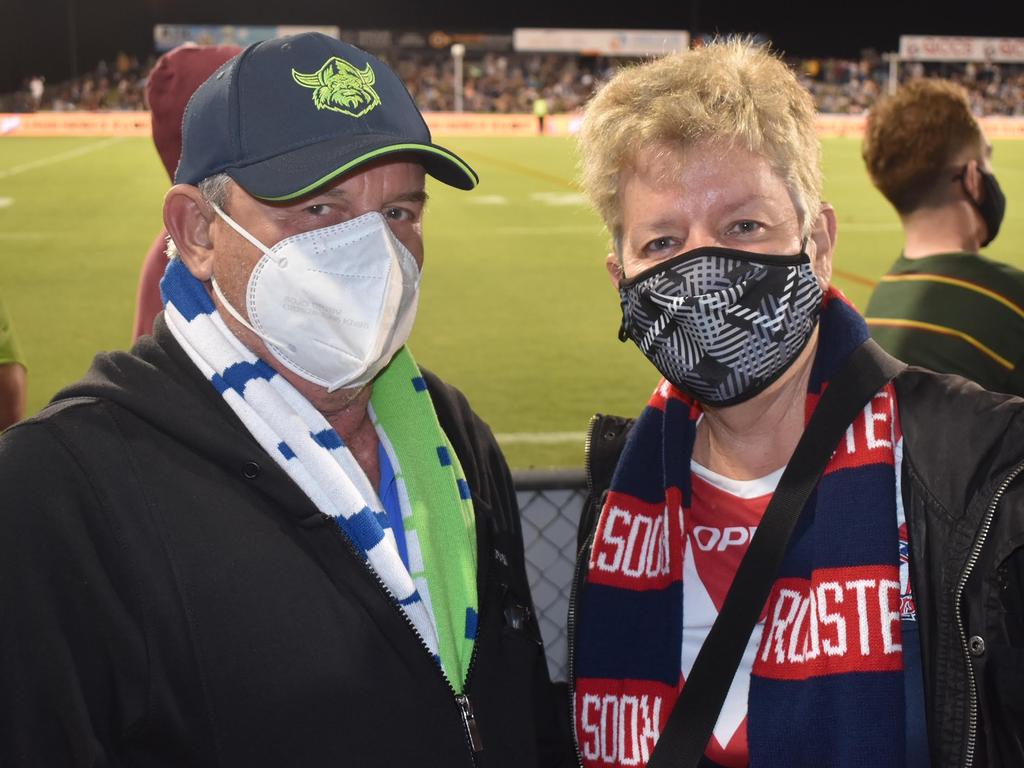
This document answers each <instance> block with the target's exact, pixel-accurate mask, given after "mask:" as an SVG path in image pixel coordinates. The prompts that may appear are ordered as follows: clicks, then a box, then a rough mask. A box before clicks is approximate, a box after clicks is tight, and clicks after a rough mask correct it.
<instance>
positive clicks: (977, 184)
mask: <svg viewBox="0 0 1024 768" xmlns="http://www.w3.org/2000/svg"><path fill="white" fill-rule="evenodd" d="M964 189H966V190H967V194H969V195H970V196H971V199H972V200H973V201H974V203H975V205H980V204H981V202H982V200H981V198H982V197H984V196H985V193H984V192H983V191H982V183H981V172H980V170H979V168H978V161H977V160H968V161H967V165H966V166H965V167H964Z"/></svg>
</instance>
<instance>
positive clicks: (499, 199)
mask: <svg viewBox="0 0 1024 768" xmlns="http://www.w3.org/2000/svg"><path fill="white" fill-rule="evenodd" d="M468 200H469V202H471V203H473V205H507V204H508V198H507V197H505V196H504V195H475V196H471V197H469V198H468Z"/></svg>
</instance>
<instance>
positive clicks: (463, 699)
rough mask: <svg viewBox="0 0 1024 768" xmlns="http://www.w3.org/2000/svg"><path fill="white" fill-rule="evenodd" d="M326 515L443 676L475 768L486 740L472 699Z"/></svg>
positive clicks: (466, 687) (469, 672)
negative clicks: (461, 690)
mask: <svg viewBox="0 0 1024 768" xmlns="http://www.w3.org/2000/svg"><path fill="white" fill-rule="evenodd" d="M321 514H323V513H321ZM323 516H324V517H325V518H326V519H327V520H328V521H329V522H330V524H331V526H332V527H333V528H334V530H335V531H337V533H338V535H339V536H340V537H341V540H342V541H343V542H345V546H346V548H347V549H348V551H349V552H351V553H352V554H353V555H354V556H355V558H356V559H357V560H359V561H360V562H361V563H362V564H363V567H364V568H366V570H367V571H369V573H370V575H372V576H373V580H374V581H375V582H377V586H378V587H380V590H381V592H383V593H384V596H385V597H386V598H387V600H388V602H390V603H391V605H392V606H393V607H394V608H395V609H396V610H397V611H398V613H399V614H400V615H401V617H402V620H403V621H404V622H405V625H406V626H407V627H409V629H410V630H412V633H413V634H414V635H415V636H416V639H417V640H419V644H420V647H421V648H422V649H423V652H424V653H425V654H426V655H427V657H428V658H429V659H430V665H431V666H432V667H434V668H435V669H437V672H438V674H439V675H440V677H441V681H442V682H443V683H444V684H445V686H446V687H447V688H448V692H449V693H450V694H451V696H452V702H453V703H454V704H455V708H456V710H457V712H458V715H459V719H460V720H461V721H462V726H463V729H462V730H463V733H462V735H463V736H464V737H465V739H466V746H468V747H469V752H470V760H471V763H472V765H474V766H476V764H477V763H476V755H477V753H479V752H482V751H483V749H484V745H483V740H482V739H481V738H480V729H479V727H478V725H477V722H476V717H475V716H474V714H473V704H472V702H471V701H470V700H469V696H468V695H467V694H465V693H456V691H455V688H454V686H452V684H451V682H450V681H449V680H448V677H447V676H446V675H445V674H444V670H443V669H441V667H440V666H438V664H437V663H436V662H435V661H434V655H433V654H432V653H431V652H430V647H429V646H428V645H427V641H426V640H424V639H423V635H421V634H420V631H419V630H418V629H416V625H415V624H413V623H412V619H410V618H409V615H408V614H407V613H406V612H405V611H403V610H402V606H401V605H400V604H399V602H398V601H397V600H396V599H395V596H394V595H393V594H392V593H391V590H390V589H388V586H387V584H385V583H384V580H383V579H381V577H380V574H378V573H377V572H376V571H375V570H373V568H372V567H371V566H370V561H369V560H367V559H366V558H364V557H363V556H362V555H360V554H359V551H358V550H357V549H356V548H355V545H354V544H352V542H351V541H349V539H348V537H347V536H346V535H345V534H344V532H343V531H342V530H341V529H340V528H339V527H338V523H337V520H335V519H334V518H333V517H331V516H330V515H327V514H324V515H323ZM478 607H479V608H480V612H481V617H482V615H483V606H482V605H481V606H478ZM477 626H483V623H482V622H479V621H478V622H477ZM479 639H480V636H479V633H478V634H477V637H476V638H475V639H474V640H473V652H472V653H471V654H470V657H469V666H468V667H467V668H466V682H465V684H464V686H463V687H464V690H467V691H468V690H469V681H470V679H471V678H472V675H473V669H474V667H475V666H476V656H477V651H478V649H479V646H480V643H479Z"/></svg>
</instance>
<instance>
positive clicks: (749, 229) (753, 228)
mask: <svg viewBox="0 0 1024 768" xmlns="http://www.w3.org/2000/svg"><path fill="white" fill-rule="evenodd" d="M762 228H763V227H762V226H761V224H759V223H758V222H756V221H737V222H736V223H735V224H733V225H732V227H731V228H730V232H731V233H734V234H738V235H750V234H753V233H754V232H758V231H760V230H761V229H762Z"/></svg>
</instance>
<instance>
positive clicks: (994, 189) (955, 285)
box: [862, 79, 1024, 395]
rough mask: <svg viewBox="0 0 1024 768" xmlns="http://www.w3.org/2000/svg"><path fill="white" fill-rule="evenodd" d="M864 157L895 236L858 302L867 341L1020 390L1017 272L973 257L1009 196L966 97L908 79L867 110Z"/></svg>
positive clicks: (1023, 362) (1001, 388) (1023, 383)
mask: <svg viewBox="0 0 1024 768" xmlns="http://www.w3.org/2000/svg"><path fill="white" fill-rule="evenodd" d="M862 150H863V152H862V154H863V157H864V162H865V164H866V166H867V170H868V173H869V174H870V176H871V181H872V182H873V183H874V185H875V186H876V187H877V188H878V190H879V191H880V192H881V193H882V194H883V195H884V196H885V198H886V199H887V200H888V201H889V202H890V203H891V204H892V205H893V207H894V208H895V209H896V211H897V213H899V216H900V221H901V223H902V225H903V231H904V245H903V253H902V254H901V255H900V257H899V258H898V259H897V260H896V263H895V264H893V266H892V268H891V269H890V270H889V272H888V273H887V274H885V275H883V276H882V278H881V280H880V282H879V284H878V286H877V287H876V289H875V291H874V293H873V294H872V296H871V298H870V300H869V302H868V305H867V311H866V315H867V317H866V319H867V322H868V326H869V328H870V329H871V335H872V337H873V338H874V339H875V341H877V342H878V343H879V344H880V345H882V346H883V347H884V348H885V349H886V350H887V351H888V352H889V353H890V354H893V355H895V356H896V357H899V358H901V359H902V360H905V361H906V362H908V363H911V364H913V365H920V366H923V367H925V368H931V369H933V370H936V371H941V372H943V373H956V374H959V375H961V376H964V377H966V378H969V379H973V380H974V381H976V382H978V383H979V384H981V385H982V386H983V387H985V388H986V389H990V390H994V391H997V392H1008V393H1011V394H1016V395H1024V272H1022V271H1021V270H1019V269H1015V268H1014V267H1012V266H1009V265H1007V264H1004V263H1001V262H998V261H995V260H992V259H989V258H986V257H985V256H982V255H981V254H979V250H980V249H981V248H984V247H985V246H987V245H988V244H989V243H991V242H992V241H993V240H994V239H995V237H996V234H997V233H998V231H999V225H1000V223H1001V222H1002V219H1003V214H1004V212H1005V208H1006V199H1005V197H1004V196H1003V193H1002V191H1001V190H1000V188H999V184H998V182H997V181H996V178H995V176H994V175H993V172H992V165H991V157H992V145H991V144H990V143H989V142H988V141H987V140H986V138H985V135H984V133H983V131H982V129H981V127H980V126H979V124H978V121H977V120H976V119H975V118H974V115H973V114H971V109H970V105H969V103H968V100H967V94H966V92H965V91H964V90H963V88H962V87H961V86H959V85H957V84H955V83H951V82H948V81H943V80H935V79H929V80H915V81H913V82H911V83H908V84H907V85H905V86H903V87H902V88H900V89H899V90H898V91H897V92H896V93H895V94H893V95H891V96H888V97H886V98H884V99H882V100H881V101H879V102H878V103H877V104H876V105H875V107H874V108H873V110H872V111H871V114H870V115H869V116H868V120H867V126H866V130H865V135H864V143H863V147H862Z"/></svg>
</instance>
